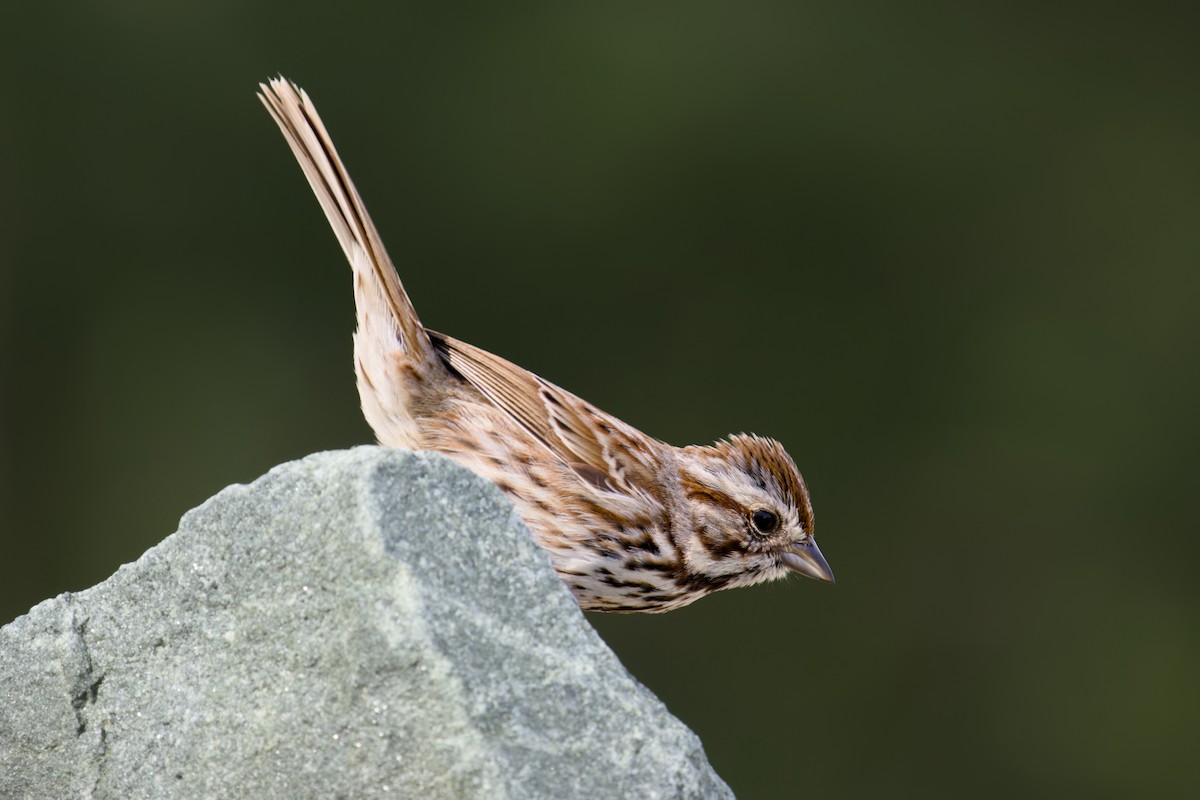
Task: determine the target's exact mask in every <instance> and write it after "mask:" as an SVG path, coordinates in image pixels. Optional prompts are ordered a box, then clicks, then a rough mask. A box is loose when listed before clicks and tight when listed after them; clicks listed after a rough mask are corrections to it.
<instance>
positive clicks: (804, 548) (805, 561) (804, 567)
mask: <svg viewBox="0 0 1200 800" xmlns="http://www.w3.org/2000/svg"><path fill="white" fill-rule="evenodd" d="M779 560H780V561H782V562H783V565H784V566H785V567H787V568H788V569H790V570H791V571H792V572H799V573H800V574H801V575H805V576H807V577H809V578H815V579H816V580H819V581H824V582H825V583H833V570H831V569H830V568H829V563H828V562H827V561H826V560H825V556H823V555H821V549H820V548H819V547H817V542H816V540H815V539H813V538H812V537H811V536H810V537H808V539H806V540H805V541H803V542H796V543H795V544H793V545H792V546H791V547H789V548H788V549H787V550H784V551H783V552H782V553H780V554H779Z"/></svg>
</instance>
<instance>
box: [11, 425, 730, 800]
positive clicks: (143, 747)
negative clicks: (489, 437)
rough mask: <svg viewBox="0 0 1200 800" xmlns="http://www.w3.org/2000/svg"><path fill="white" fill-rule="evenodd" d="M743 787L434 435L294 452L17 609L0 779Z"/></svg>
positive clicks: (206, 784) (635, 790) (506, 791)
mask: <svg viewBox="0 0 1200 800" xmlns="http://www.w3.org/2000/svg"><path fill="white" fill-rule="evenodd" d="M731 796H732V795H731V793H730V791H729V789H728V787H727V786H725V784H724V783H723V782H722V781H721V779H720V778H718V777H717V775H716V774H715V773H714V772H713V770H712V768H711V767H710V766H709V765H708V763H707V761H706V760H705V757H704V752H703V750H702V749H701V746H700V742H699V740H698V739H697V738H696V736H695V735H694V734H693V733H692V732H691V731H689V730H688V729H687V728H686V727H684V725H683V724H682V723H680V722H679V721H678V720H677V719H675V718H674V717H672V716H671V715H670V714H669V713H668V712H667V710H666V708H664V707H663V705H662V704H661V703H660V702H659V701H658V700H657V699H656V698H655V697H654V696H653V695H651V694H650V692H649V691H647V690H646V689H645V688H644V687H642V686H641V685H640V684H639V683H638V682H637V681H635V680H634V679H633V678H632V677H630V675H629V674H628V673H627V672H626V671H625V669H624V668H623V667H622V666H621V664H620V662H619V661H618V660H617V658H616V656H614V655H613V653H612V651H611V650H609V649H608V647H607V646H605V644H604V643H603V642H602V641H601V640H600V638H599V637H598V636H597V635H596V634H595V632H594V631H593V630H592V628H591V626H589V625H588V624H587V622H586V621H585V619H584V617H583V615H582V614H581V613H580V612H579V610H578V608H577V607H576V605H575V603H574V601H573V600H572V599H571V596H570V595H569V594H568V593H567V591H566V590H565V589H564V588H563V586H562V585H561V584H560V583H559V581H558V580H557V578H556V577H555V576H554V573H553V571H552V570H551V569H550V565H549V562H548V560H547V559H546V557H545V555H544V554H543V553H542V552H541V550H540V549H538V547H537V546H536V545H535V544H534V543H533V540H532V539H531V538H530V536H529V534H528V532H527V531H526V530H525V529H524V528H523V527H522V525H521V523H520V522H519V520H518V519H517V518H516V516H515V514H514V513H513V511H512V509H511V507H510V506H509V504H508V503H507V501H506V500H505V499H504V498H503V497H502V496H501V495H500V493H499V492H498V491H497V490H496V489H495V488H494V487H493V486H491V485H490V484H488V483H487V482H485V481H483V480H482V479H480V478H478V477H476V476H475V475H473V474H471V473H470V472H467V471H465V470H463V469H461V468H459V467H457V466H455V465H454V464H453V463H451V462H450V461H448V460H446V459H444V458H442V457H440V456H437V455H432V454H424V453H421V454H413V453H406V452H401V451H395V450H385V449H382V448H374V447H364V448H358V449H355V450H350V451H344V452H335V453H321V454H318V455H314V456H310V457H308V458H306V459H303V460H301V461H297V462H293V463H290V464H285V465H283V466H281V467H278V468H276V469H274V470H272V471H271V472H270V473H269V474H267V475H266V476H264V477H263V478H261V479H260V480H258V481H256V482H255V483H253V484H252V485H250V486H233V487H230V488H228V489H226V490H225V491H223V492H221V493H220V494H218V495H217V496H216V497H214V498H212V499H211V500H209V501H208V502H207V503H205V504H204V505H203V506H201V507H200V508H197V509H195V510H193V511H191V512H189V513H188V514H187V515H186V516H184V518H183V520H182V522H181V524H180V529H179V532H178V533H175V534H173V535H172V536H170V537H168V538H167V539H166V540H164V541H163V542H162V543H161V544H160V545H158V546H157V547H154V548H153V549H151V550H150V551H148V552H147V553H146V554H145V555H143V556H142V557H141V558H140V559H139V560H138V561H137V562H135V563H133V564H127V565H125V566H123V567H121V569H119V570H118V571H117V573H116V574H115V575H113V576H112V577H111V578H109V579H108V580H107V581H105V582H104V583H101V584H99V585H97V586H94V587H92V588H91V589H88V590H86V591H84V592H80V593H77V594H64V595H62V596H60V597H56V598H54V599H52V600H47V601H46V602H44V603H41V604H40V605H38V606H37V607H36V608H34V609H33V610H32V611H30V612H29V614H27V615H26V616H24V617H21V618H19V619H17V620H16V621H14V622H12V623H11V624H9V625H7V626H5V627H4V628H3V629H0V798H22V800H36V799H37V798H54V800H61V799H62V798H79V797H96V798H114V799H115V798H120V799H121V800H135V799H136V798H167V797H170V798H201V797H204V798H210V797H214V798H215V797H247V798H256V799H258V800H266V799H267V798H287V799H288V800H295V798H336V797H346V798H351V797H352V798H374V797H381V798H382V797H413V798H456V799H457V798H522V800H524V799H525V798H541V797H545V798H570V797H579V798H674V797H681V798H682V797H687V798H692V797H695V798H701V797H705V798H707V797H731Z"/></svg>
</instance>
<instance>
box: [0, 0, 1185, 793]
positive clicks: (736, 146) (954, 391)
mask: <svg viewBox="0 0 1200 800" xmlns="http://www.w3.org/2000/svg"><path fill="white" fill-rule="evenodd" d="M1128 5H1129V7H1128V8H1126V9H1122V8H1121V7H1120V6H1119V5H1115V4H1106V5H1103V6H1098V5H1097V6H1079V5H1078V4H1067V3H1062V4H1056V3H1036V4H1034V3H1030V4H1024V3H976V4H961V3H951V2H941V3H916V4H913V3H890V2H882V1H877V2H865V3H863V2H860V3H845V2H830V1H829V0H822V1H819V2H803V3H794V2H787V3H784V2H779V3H773V2H767V1H766V0H752V1H750V2H691V3H669V4H645V3H630V4H621V3H618V4H600V5H599V6H597V4H561V3H554V4H531V3H515V4H514V3H494V4H480V5H468V4H457V3H452V4H446V3H412V2H397V3H360V4H354V3H346V4H333V3H311V2H301V3H296V2H286V3H285V2H230V1H229V0H218V1H217V2H198V1H196V0H187V1H185V2H178V3H165V4H159V3H135V2H129V1H128V0H121V1H120V2H104V3H45V4H32V3H26V4H20V5H19V6H18V5H16V4H13V8H10V9H6V10H5V11H4V12H2V14H3V18H2V19H0V29H3V30H4V46H3V48H2V49H0V376H2V384H0V619H2V620H3V621H7V620H9V619H11V618H13V617H15V616H17V615H18V614H21V613H23V612H24V611H25V610H26V609H27V608H29V607H30V606H31V605H33V604H34V603H36V602H38V601H40V600H41V599H43V598H45V597H49V596H52V595H54V594H57V593H59V592H62V591H67V590H78V589H82V588H84V587H87V586H89V585H91V584H93V583H95V582H97V581H100V580H102V579H104V578H105V577H106V576H108V575H109V574H111V573H112V572H113V570H114V569H116V567H117V566H118V565H119V564H121V563H122V562H125V561H130V560H133V559H135V558H137V557H138V555H139V554H140V553H142V552H143V551H144V550H145V549H146V548H147V547H149V546H150V545H152V544H154V543H155V542H157V541H158V540H159V539H161V538H162V537H163V536H165V535H166V534H168V533H170V532H171V531H172V530H174V528H175V524H176V521H177V519H178V516H179V515H180V514H181V513H182V512H183V511H185V510H186V509H188V508H190V507H192V506H194V505H196V504H198V503H199V502H201V501H202V500H204V499H205V498H206V497H208V496H210V495H212V494H213V493H215V492H217V491H218V490H219V489H221V488H222V487H223V486H225V485H227V484H229V483H233V482H245V481H250V480H252V479H254V478H255V477H256V476H258V475H259V474H261V473H262V472H264V471H266V470H267V469H268V468H270V467H271V466H272V465H274V464H277V463H279V462H282V461H285V460H288V459H293V458H297V457H300V456H303V455H305V454H307V453H310V452H313V451H316V450H322V449H330V448H342V447H349V446H352V445H356V444H361V443H366V442H369V441H371V438H372V437H371V434H370V431H369V430H368V429H367V427H366V425H365V424H364V423H363V421H362V419H361V417H360V415H359V413H358V410H357V397H356V395H355V390H354V384H353V378H352V373H351V362H350V331H351V327H352V323H353V319H352V310H351V309H352V301H351V296H350V286H349V280H348V275H349V273H348V270H347V268H346V265H345V264H344V263H343V261H342V256H341V254H340V253H339V251H338V250H337V247H336V245H335V242H334V239H333V236H332V235H331V234H330V232H329V231H328V230H327V228H326V224H325V221H324V219H323V218H322V216H321V214H320V212H319V210H318V208H317V205H316V203H315V202H314V200H313V198H312V197H311V196H310V193H309V190H308V187H307V186H306V185H305V184H304V182H303V180H302V177H301V174H300V172H299V170H298V169H297V167H296V165H295V163H294V162H293V160H292V156H291V155H290V153H289V152H288V151H287V148H286V147H285V146H284V143H283V141H282V139H281V138H280V136H279V133H278V132H277V131H276V130H275V126H274V125H273V124H272V123H271V121H270V120H269V119H268V118H267V115H266V114H265V112H263V110H262V109H261V108H260V107H259V106H258V104H257V101H256V100H255V99H254V96H253V91H254V88H255V83H256V82H257V81H258V80H260V79H263V78H266V77H267V76H269V75H273V74H275V73H277V72H282V73H284V74H286V75H287V76H289V77H292V78H294V79H296V80H297V81H299V82H301V83H302V84H303V85H304V86H305V87H306V88H307V89H308V90H309V91H310V92H311V93H312V94H313V95H314V97H315V99H316V100H317V102H318V104H319V106H320V108H321V111H322V114H323V115H324V117H325V120H326V122H327V123H328V124H329V126H330V128H331V129H332V132H333V134H334V136H335V138H336V140H337V142H338V145H339V147H340V149H341V151H342V154H343V156H344V157H345V158H346V160H347V162H348V163H349V166H350V169H351V172H352V173H353V174H354V175H355V177H356V178H357V182H358V184H359V187H360V189H361V190H362V191H363V193H364V195H365V196H366V199H367V201H368V204H369V206H370V208H371V210H372V212H373V213H374V216H375V218H376V220H377V221H378V222H379V224H380V227H381V228H382V230H383V234H384V237H385V239H386V240H387V242H388V243H389V244H390V247H391V250H392V253H393V256H394V257H395V259H396V261H397V263H398V265H399V266H400V269H401V273H402V275H403V276H404V279H405V281H406V282H407V284H408V286H409V289H410V290H411V293H412V295H413V297H414V299H415V301H416V304H417V307H418V309H419V310H420V311H421V313H422V316H423V318H424V320H425V322H426V323H427V324H429V325H430V326H431V327H434V328H437V329H440V330H445V331H447V332H449V333H452V334H454V335H456V336H459V337H461V338H464V339H466V340H467V341H470V342H472V343H475V344H478V345H481V346H484V347H487V348H489V349H491V350H494V351H496V352H498V353H501V354H503V355H506V356H508V357H510V358H512V359H513V360H515V361H517V362H518V363H520V364H522V365H525V366H527V367H529V368H531V369H533V370H535V371H537V372H539V373H541V374H543V375H545V376H546V377H548V378H550V379H552V380H554V381H556V382H558V383H560V384H562V385H563V386H565V387H567V388H569V389H572V390H574V391H576V392H578V393H579V394H581V395H583V396H584V397H587V398H589V399H590V400H592V401H594V402H596V403H598V404H599V405H600V406H601V407H603V408H606V409H608V410H610V411H612V412H613V413H615V414H617V415H619V416H621V417H623V418H625V419H626V420H628V421H629V422H631V423H633V424H636V425H638V426H640V427H642V428H643V429H644V430H646V431H648V432H651V433H653V434H655V435H657V436H660V437H662V438H664V439H666V440H668V441H671V442H675V443H680V444H682V443H688V442H703V441H710V440H712V439H714V438H717V437H719V436H723V435H725V434H727V433H729V432H736V431H739V430H743V429H744V430H752V431H757V432H759V433H763V434H769V435H773V436H776V437H778V438H780V439H782V440H783V441H784V442H785V443H786V444H787V446H788V448H789V449H790V450H791V452H792V453H793V455H794V456H795V457H796V460H797V462H798V463H799V464H800V466H801V469H802V470H803V471H804V473H805V475H806V476H807V478H808V481H809V484H810V487H811V488H812V490H813V493H814V497H815V502H816V509H817V516H818V520H819V526H818V530H819V532H820V541H821V545H822V547H823V548H824V550H825V553H826V554H827V556H828V557H829V559H830V561H831V563H832V564H833V566H834V568H835V569H836V571H837V574H838V577H839V583H838V585H837V586H836V587H834V588H830V587H826V586H821V585H818V584H816V583H812V582H808V581H802V580H799V579H795V580H793V581H791V582H788V583H786V584H782V585H773V586H769V587H763V588H757V589H753V590H748V591H739V592H728V593H725V594H722V595H718V596H716V597H713V598H709V599H707V600H704V601H702V602H700V603H699V604H697V605H695V606H693V607H691V608H688V609H686V610H684V611H681V612H677V613H674V614H670V615H667V616H663V617H603V618H601V617H594V618H593V620H592V621H593V622H594V624H595V625H596V626H597V627H598V628H599V630H600V632H601V633H602V634H603V636H604V637H605V638H606V639H607V640H608V641H609V642H610V643H611V644H612V646H613V647H614V648H615V649H616V650H617V651H618V653H619V654H620V655H621V657H622V658H623V659H624V661H625V663H626V664H627V665H628V667H629V668H630V670H631V671H632V672H633V673H634V674H635V675H636V676H637V677H638V678H639V679H641V680H642V681H644V682H645V683H646V684H647V685H649V686H650V688H651V689H653V690H654V691H655V692H656V693H658V694H659V696H660V697H662V698H663V700H664V701H665V702H666V703H667V704H668V706H670V708H671V709H672V710H673V711H675V712H676V713H677V714H678V715H679V716H680V717H682V718H683V719H684V720H685V721H686V722H687V723H688V724H690V725H691V726H693V727H694V728H695V730H696V731H697V732H698V733H699V734H700V736H701V737H702V738H703V740H704V743H705V746H706V748H707V751H708V754H709V756H710V757H711V759H712V761H713V763H714V764H715V766H716V767H717V769H718V770H719V772H720V773H721V774H722V775H723V776H724V777H725V778H726V779H727V780H728V781H729V782H730V784H731V785H732V786H733V787H734V789H735V790H736V791H737V792H738V793H739V794H740V796H742V797H744V798H770V797H778V798H784V797H798V796H806V797H823V798H834V797H847V798H860V797H872V796H880V795H886V796H893V797H916V796H922V797H927V798H928V797H946V798H959V797H978V798H985V797H1012V796H1021V797H1063V796H1080V797H1092V798H1105V797H1114V798H1115V797H1131V796H1139V797H1156V798H1164V797H1195V796H1197V792H1198V791H1200V781H1198V779H1197V776H1198V775H1200V771H1197V769H1196V767H1195V746H1196V741H1197V739H1196V736H1197V730H1198V729H1197V716H1198V714H1200V701H1198V695H1200V693H1198V691H1197V688H1196V676H1197V675H1198V674H1200V591H1198V582H1197V577H1196V565H1197V563H1200V536H1197V533H1198V532H1200V529H1198V527H1197V524H1196V521H1195V516H1196V515H1195V504H1196V496H1197V485H1198V483H1200V480H1198V479H1200V459H1198V450H1200V430H1198V425H1197V408H1200V370H1198V369H1197V357H1198V356H1200V314H1198V313H1197V305H1198V301H1200V272H1198V270H1197V263H1198V257H1200V224H1198V219H1200V103H1198V100H1197V97H1198V94H1197V87H1198V86H1200V48H1198V47H1197V45H1196V42H1197V38H1196V34H1197V31H1198V30H1200V25H1198V24H1197V23H1198V22H1200V20H1198V19H1197V18H1196V14H1195V11H1194V9H1195V7H1194V5H1189V4H1184V3H1177V4H1170V3H1150V4H1136V5H1135V4H1128ZM589 6H591V7H589Z"/></svg>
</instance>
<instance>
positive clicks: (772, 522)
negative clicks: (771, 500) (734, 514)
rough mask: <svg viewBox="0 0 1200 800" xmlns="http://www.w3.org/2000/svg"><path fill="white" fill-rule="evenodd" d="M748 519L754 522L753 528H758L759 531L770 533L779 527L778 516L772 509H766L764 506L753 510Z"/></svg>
mask: <svg viewBox="0 0 1200 800" xmlns="http://www.w3.org/2000/svg"><path fill="white" fill-rule="evenodd" d="M750 521H751V522H753V523H754V527H755V528H758V532H759V533H770V532H771V531H773V530H775V529H776V528H778V527H779V517H778V516H776V514H775V512H774V511H767V510H766V509H765V508H760V509H759V510H758V511H755V512H754V516H752V517H751V518H750Z"/></svg>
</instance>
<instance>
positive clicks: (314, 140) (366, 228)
mask: <svg viewBox="0 0 1200 800" xmlns="http://www.w3.org/2000/svg"><path fill="white" fill-rule="evenodd" d="M259 88H260V89H261V90H262V91H261V92H259V95H258V96H259V99H260V100H262V103H263V105H264V106H266V108H267V111H268V112H270V114H271V117H272V118H273V119H274V120H275V122H276V124H277V125H279V130H281V131H282V132H283V135H284V138H285V139H287V142H288V145H290V146H291V148H292V152H293V153H294V154H295V156H296V160H297V161H299V162H300V167H301V168H302V169H303V170H304V175H305V176H306V177H307V178H308V183H309V185H310V186H311V187H312V190H313V192H314V193H315V194H316V196H317V200H318V201H320V203H321V208H322V209H323V210H324V211H325V216H326V217H327V218H328V219H329V224H330V226H332V227H333V232H334V234H335V235H336V236H337V240H338V243H339V244H341V246H342V251H343V252H344V253H345V254H346V259H347V260H348V261H349V262H350V265H351V267H353V268H354V270H355V272H356V273H360V274H359V276H358V277H359V279H360V280H366V281H368V282H370V283H371V284H372V285H373V286H374V287H375V288H376V290H377V291H378V292H380V293H381V294H382V296H383V298H384V300H385V301H386V303H387V306H388V308H389V309H390V311H391V316H392V317H393V319H392V320H391V322H392V324H393V325H394V326H395V329H396V333H397V334H398V335H399V337H400V342H401V346H402V348H403V349H404V351H405V353H406V354H407V355H408V357H409V358H410V359H412V360H413V361H414V362H416V363H418V364H429V363H430V362H433V361H436V360H437V355H436V354H435V352H434V349H433V344H432V343H431V342H430V340H429V335H428V334H427V333H426V332H425V329H424V328H423V327H422V326H421V322H420V320H419V319H418V317H417V312H416V310H415V309H414V308H413V304H412V301H411V300H409V298H408V293H407V292H405V291H404V286H403V285H402V284H401V283H400V277H399V276H398V275H397V274H396V269H395V267H394V266H393V265H392V260H391V259H390V258H389V257H388V254H387V250H385V249H384V247H383V242H382V241H381V240H380V238H379V231H377V230H376V229H375V224H374V223H373V222H371V217H370V215H369V214H367V209H366V206H364V205H363V202H362V198H361V197H360V196H359V194H358V190H357V189H355V188H354V183H353V181H351V180H350V175H349V173H347V172H346V167H345V166H344V165H343V164H342V160H341V158H339V157H338V154H337V150H336V149H335V148H334V146H333V141H332V140H331V139H330V138H329V133H328V132H327V131H326V130H325V126H324V124H322V122H321V118H320V116H318V115H317V109H316V107H315V106H314V105H313V103H312V101H311V100H309V98H308V94H307V93H305V91H304V90H303V89H301V88H300V87H298V86H297V85H296V84H294V83H292V82H291V81H289V80H286V79H285V78H282V77H279V78H275V79H273V80H271V81H270V84H269V85H267V84H261V83H260V84H259ZM361 273H366V274H361ZM362 311H363V309H360V313H361V312H362ZM360 323H361V320H360Z"/></svg>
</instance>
